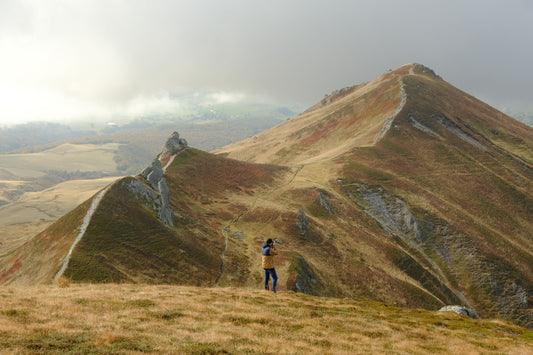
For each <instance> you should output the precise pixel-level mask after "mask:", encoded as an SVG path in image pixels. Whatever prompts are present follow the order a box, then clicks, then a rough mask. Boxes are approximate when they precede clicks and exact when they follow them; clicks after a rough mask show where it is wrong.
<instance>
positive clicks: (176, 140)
mask: <svg viewBox="0 0 533 355" xmlns="http://www.w3.org/2000/svg"><path fill="white" fill-rule="evenodd" d="M187 145H188V144H187V141H186V140H185V139H184V138H180V135H179V133H178V132H176V131H174V132H172V134H171V135H170V137H169V138H168V140H167V141H166V143H165V145H164V146H163V149H162V150H161V153H159V155H158V156H157V157H158V159H160V160H163V159H164V158H165V157H166V156H167V155H173V154H176V153H177V152H178V151H180V150H181V149H182V148H183V147H186V146H187Z"/></svg>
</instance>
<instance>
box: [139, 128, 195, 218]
mask: <svg viewBox="0 0 533 355" xmlns="http://www.w3.org/2000/svg"><path fill="white" fill-rule="evenodd" d="M186 146H187V141H186V140H185V139H183V138H180V135H179V133H178V132H172V134H171V135H170V137H169V138H168V140H167V141H166V143H165V145H164V146H163V149H162V150H161V153H159V155H158V156H157V158H155V159H154V161H153V162H152V165H150V166H149V167H147V168H146V169H144V170H143V171H142V172H141V174H140V176H142V177H143V178H144V179H145V180H146V181H147V182H148V184H150V186H151V187H152V189H153V190H155V191H157V192H158V193H159V195H158V196H159V201H158V202H157V203H155V202H154V199H153V196H152V195H151V194H150V193H149V192H147V191H143V187H141V186H138V185H137V184H135V183H134V182H132V183H131V184H130V185H128V188H129V189H130V191H132V192H134V193H135V194H140V195H141V196H148V197H149V200H150V201H152V202H154V204H153V210H155V211H157V218H158V219H159V220H160V221H161V222H163V223H165V224H166V225H167V226H173V225H174V222H173V221H172V215H173V214H172V210H171V209H170V196H169V189H168V185H167V181H166V179H165V177H164V171H163V166H162V165H161V160H162V159H167V158H169V157H171V156H173V155H175V154H176V153H178V152H179V151H180V150H182V149H183V148H184V147H186ZM132 184H133V185H132ZM141 185H142V184H141ZM143 186H144V185H143Z"/></svg>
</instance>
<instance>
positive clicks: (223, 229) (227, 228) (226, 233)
mask: <svg viewBox="0 0 533 355" xmlns="http://www.w3.org/2000/svg"><path fill="white" fill-rule="evenodd" d="M303 167H304V166H303V165H300V166H298V167H297V168H296V171H295V172H294V174H292V175H291V176H290V177H289V179H288V181H287V182H286V183H285V186H288V185H290V184H292V183H293V181H294V179H295V178H296V176H297V175H298V173H299V172H300V171H301V170H302V169H303ZM260 198H261V195H259V196H256V197H255V198H254V199H253V201H252V203H251V204H250V206H249V207H248V208H246V209H245V210H244V211H242V212H240V213H239V214H237V215H236V216H235V217H233V219H232V220H231V222H229V223H227V224H226V225H224V226H222V227H221V228H220V231H221V233H222V235H223V236H224V250H222V253H221V254H220V258H221V259H222V263H221V265H220V274H219V275H218V277H217V278H216V280H215V286H218V284H219V282H220V279H221V278H222V276H223V275H224V270H225V266H226V258H225V257H226V253H227V251H228V242H229V233H230V228H231V226H233V225H236V224H237V223H238V222H239V219H240V218H241V217H242V216H244V215H245V214H246V213H248V212H250V211H251V210H253V209H254V207H255V205H256V203H257V200H258V199H260Z"/></svg>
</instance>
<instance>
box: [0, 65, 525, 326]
mask: <svg viewBox="0 0 533 355" xmlns="http://www.w3.org/2000/svg"><path fill="white" fill-rule="evenodd" d="M217 153H219V154H217V155H215V154H210V153H205V152H202V151H199V150H195V149H192V148H190V147H188V146H186V145H184V144H183V142H182V141H181V140H180V139H179V136H178V135H177V134H174V135H173V137H171V139H169V141H168V142H167V144H166V146H165V147H164V149H163V151H162V152H161V154H160V155H159V156H158V159H156V160H155V161H154V163H153V164H152V165H151V166H150V167H148V168H147V169H145V170H144V171H143V172H142V173H141V174H140V175H138V176H136V177H128V178H124V179H122V180H119V181H118V182H117V183H115V184H114V185H113V186H112V187H111V188H110V189H109V190H108V191H107V193H106V194H105V195H104V197H103V199H102V202H101V203H100V206H99V207H98V208H97V209H96V211H95V213H94V215H93V217H92V220H91V222H90V224H89V225H88V227H87V231H86V233H85V235H84V236H83V238H81V240H80V241H79V243H78V244H77V245H76V247H75V248H73V252H72V255H71V258H70V262H69V264H68V267H67V268H66V270H65V273H64V276H65V277H67V278H69V279H71V280H73V281H91V282H141V283H178V284H192V285H211V286H214V285H217V286H246V287H258V288H260V287H261V283H262V270H261V265H260V255H259V251H260V247H261V243H262V242H263V241H264V240H265V239H266V238H269V237H271V238H277V240H278V249H279V252H280V254H279V255H278V256H277V257H276V268H277V270H278V274H279V275H280V281H279V285H280V290H293V291H296V292H303V293H308V294H312V295H319V296H338V297H355V298H358V299H367V300H375V301H381V302H387V303H394V304H397V305H401V306H408V307H423V308H426V309H430V310H437V309H439V308H440V307H442V306H444V305H448V304H461V305H464V306H467V307H469V308H472V309H473V310H474V311H475V312H476V313H477V315H478V316H481V317H500V318H505V319H510V320H513V321H514V322H517V323H519V324H521V325H523V326H527V327H533V309H532V306H533V298H532V295H533V236H532V235H531V233H530V231H531V230H533V220H532V219H531V216H532V215H533V192H532V191H533V186H532V183H533V168H532V166H533V158H532V157H533V129H532V128H530V127H528V126H525V125H523V124H521V123H519V122H517V121H515V120H513V119H511V118H509V117H507V116H505V115H503V114H502V113H500V112H498V111H496V110H495V109H493V108H491V107H489V106H487V105H485V104H484V103H482V102H480V101H478V100H476V99H475V98H473V97H471V96H469V95H467V94H465V93H464V92H462V91H460V90H458V89H457V88H455V87H453V86H451V85H450V84H448V83H446V82H445V81H444V80H442V79H441V78H440V77H438V76H437V75H436V74H435V73H434V72H433V71H432V70H430V69H428V68H426V67H424V66H422V65H419V64H413V65H406V66H403V67H401V68H399V69H397V70H395V71H390V72H387V73H385V74H383V75H382V76H380V77H379V78H377V79H376V80H374V81H372V82H370V83H368V84H365V85H360V86H355V87H352V88H349V89H345V90H341V91H339V92H336V93H334V94H333V95H332V96H330V97H328V98H326V99H324V100H323V101H322V102H320V103H318V104H317V105H315V106H314V107H312V108H310V109H309V110H308V111H306V112H304V113H303V114H302V115H300V116H298V117H295V118H293V119H291V120H289V121H286V122H284V123H283V124H281V125H279V126H277V127H275V128H272V129H270V130H268V131H265V132H264V133H262V134H258V135H257V136H255V137H254V138H251V139H248V140H245V141H242V142H240V143H237V144H235V145H231V146H228V147H225V148H223V149H221V150H219V151H217ZM237 159H239V160H237ZM267 164H275V165H267ZM87 208H88V207H85V209H87ZM80 211H81V210H80ZM78 213H81V212H78ZM67 216H68V215H67ZM69 218H73V217H72V216H71V217H69ZM82 218H83V217H82ZM74 220H75V221H77V223H78V224H73V225H71V226H70V227H69V228H70V229H68V228H67V230H71V229H75V228H78V227H77V226H79V225H80V224H81V219H80V218H79V216H78V217H77V219H74ZM61 223H64V222H61ZM61 223H60V224H61ZM60 224H59V225H60ZM59 225H54V226H52V227H53V228H60V227H59ZM52 227H51V228H52ZM63 228H65V227H63ZM47 233H49V234H50V235H52V234H51V232H47ZM64 238H66V239H65V243H66V240H70V243H72V241H73V240H74V238H75V235H74V234H72V233H71V234H69V236H68V237H64ZM40 240H43V241H47V242H46V243H50V242H49V241H48V240H49V237H47V236H46V235H44V234H41V235H40V236H37V237H36V238H35V239H34V240H33V241H32V242H31V243H28V244H27V245H25V246H24V247H22V248H21V250H19V251H18V253H17V254H16V255H14V256H13V257H12V259H10V260H11V261H10V264H9V265H7V266H4V271H3V272H4V274H3V276H0V277H1V282H2V283H13V284H17V283H35V282H37V281H38V282H44V283H46V282H49V281H51V279H52V277H51V276H50V275H51V274H52V272H51V271H50V272H49V273H48V274H47V275H48V276H46V277H44V276H43V277H41V278H40V279H38V280H37V279H36V278H32V279H30V278H28V276H27V275H28V272H29V270H30V269H31V267H32V266H31V264H32V261H28V260H31V259H24V260H26V261H25V262H24V263H23V264H24V265H25V269H24V270H22V269H21V268H20V267H19V268H18V269H17V268H16V267H15V265H16V263H17V262H18V263H19V264H22V261H21V260H22V259H21V258H22V257H24V256H25V255H26V256H27V255H31V253H32V252H31V250H34V249H35V248H36V247H37V246H36V245H37V242H38V241H40ZM41 243H44V242H41ZM48 245H50V244H48ZM43 253H44V254H50V255H49V256H48V259H49V260H50V263H49V265H52V266H49V267H50V268H55V270H56V271H57V269H58V268H59V265H60V263H61V260H56V259H55V258H57V257H58V255H63V256H64V255H65V254H66V249H65V248H63V249H62V251H61V252H57V251H53V252H52V251H50V252H48V251H46V252H43ZM63 256H61V257H60V258H61V259H63ZM52 261H53V262H52ZM36 266H37V265H36ZM33 267H35V266H33ZM39 267H43V266H42V265H39ZM47 277H48V278H47Z"/></svg>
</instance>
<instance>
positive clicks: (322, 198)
mask: <svg viewBox="0 0 533 355" xmlns="http://www.w3.org/2000/svg"><path fill="white" fill-rule="evenodd" d="M316 200H317V201H318V203H320V204H321V205H322V207H324V208H325V209H326V210H327V211H328V212H329V214H334V213H333V209H332V208H331V206H330V205H329V202H328V200H327V199H326V193H325V192H324V191H320V192H319V194H318V198H317V199H316Z"/></svg>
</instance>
